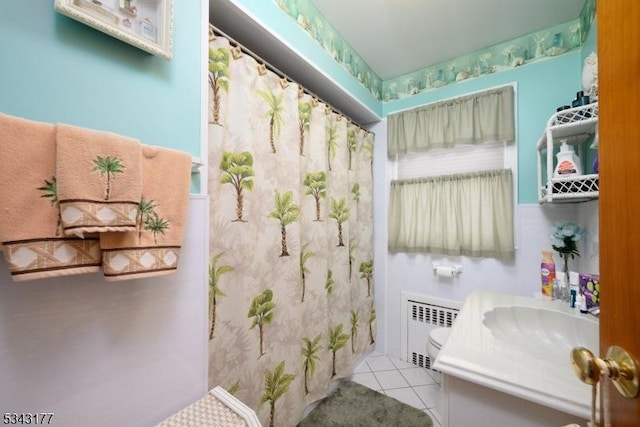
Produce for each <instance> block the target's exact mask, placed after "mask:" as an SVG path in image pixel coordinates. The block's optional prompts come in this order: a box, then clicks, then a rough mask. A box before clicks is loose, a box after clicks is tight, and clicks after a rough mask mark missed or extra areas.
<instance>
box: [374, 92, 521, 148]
mask: <svg viewBox="0 0 640 427" xmlns="http://www.w3.org/2000/svg"><path fill="white" fill-rule="evenodd" d="M487 141H504V142H507V143H513V142H514V141H515V120H514V92H513V86H503V87H500V88H498V89H492V90H488V91H484V92H480V93H475V94H472V95H468V96H463V97H459V98H455V99H452V100H448V101H442V102H437V103H434V104H429V105H425V106H422V107H418V108H414V109H411V110H407V111H401V112H399V113H395V114H390V115H389V116H388V123H387V155H388V156H389V157H393V156H395V155H397V154H407V153H414V152H421V151H427V150H429V149H431V148H447V147H453V146H454V145H456V144H481V143H483V142H487Z"/></svg>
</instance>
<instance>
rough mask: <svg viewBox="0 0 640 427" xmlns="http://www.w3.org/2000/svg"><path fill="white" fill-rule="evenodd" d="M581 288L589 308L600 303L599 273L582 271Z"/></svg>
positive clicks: (580, 276)
mask: <svg viewBox="0 0 640 427" xmlns="http://www.w3.org/2000/svg"><path fill="white" fill-rule="evenodd" d="M579 278H580V281H579V285H580V290H581V291H582V293H583V294H584V297H585V300H586V301H587V310H588V309H590V308H592V307H598V306H599V305H600V277H599V276H598V275H597V274H589V273H580V275H579Z"/></svg>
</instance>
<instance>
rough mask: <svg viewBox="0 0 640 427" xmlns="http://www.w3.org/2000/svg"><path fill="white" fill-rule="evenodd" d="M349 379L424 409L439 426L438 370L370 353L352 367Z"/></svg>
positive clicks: (434, 423)
mask: <svg viewBox="0 0 640 427" xmlns="http://www.w3.org/2000/svg"><path fill="white" fill-rule="evenodd" d="M352 380H353V381H354V382H357V383H358V384H361V385H363V386H365V387H369V388H370V389H372V390H375V391H378V392H380V393H383V394H386V395H387V396H391V397H393V398H396V399H398V400H399V401H401V402H404V403H406V404H408V405H411V406H413V407H414V408H417V409H420V410H422V411H424V412H425V413H427V415H429V416H430V417H431V419H432V420H433V425H434V427H440V415H439V414H438V413H437V411H436V407H437V405H438V401H439V394H440V374H439V373H437V372H434V371H431V370H429V369H424V368H420V367H417V366H415V365H412V364H411V363H407V362H404V361H402V360H400V359H396V358H394V357H389V356H387V355H385V354H382V353H376V352H374V353H372V354H371V355H369V356H368V357H367V359H366V360H364V361H363V362H362V363H361V364H360V365H359V366H358V367H356V369H355V371H354V373H353V377H352Z"/></svg>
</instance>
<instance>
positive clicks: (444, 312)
mask: <svg viewBox="0 0 640 427" xmlns="http://www.w3.org/2000/svg"><path fill="white" fill-rule="evenodd" d="M461 305H462V303H460V302H457V301H449V300H443V299H440V298H434V297H429V296H425V295H417V294H410V293H407V292H402V335H401V336H402V342H401V345H402V347H401V348H402V352H403V354H402V356H403V357H404V360H405V361H406V362H409V363H412V364H414V365H416V366H420V367H422V368H427V369H431V365H432V361H431V360H430V358H429V355H428V354H427V340H428V339H429V332H431V330H432V329H434V328H439V327H443V326H447V327H451V326H453V323H454V321H455V319H456V317H457V316H458V313H459V312H460V307H461Z"/></svg>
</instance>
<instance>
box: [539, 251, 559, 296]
mask: <svg viewBox="0 0 640 427" xmlns="http://www.w3.org/2000/svg"><path fill="white" fill-rule="evenodd" d="M555 278H556V264H555V262H554V261H553V252H551V251H542V262H541V263H540V279H541V288H540V291H541V292H542V296H543V297H551V296H552V295H553V282H554V280H555Z"/></svg>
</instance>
